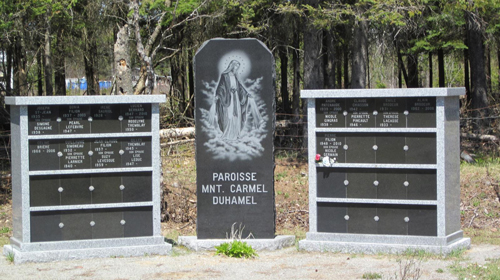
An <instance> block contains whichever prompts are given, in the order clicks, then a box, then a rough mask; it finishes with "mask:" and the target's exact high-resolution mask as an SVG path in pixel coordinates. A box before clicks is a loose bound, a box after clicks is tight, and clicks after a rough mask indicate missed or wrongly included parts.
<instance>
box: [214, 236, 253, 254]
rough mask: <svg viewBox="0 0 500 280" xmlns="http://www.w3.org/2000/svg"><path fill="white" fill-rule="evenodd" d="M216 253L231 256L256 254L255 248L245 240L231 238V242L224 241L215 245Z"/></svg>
mask: <svg viewBox="0 0 500 280" xmlns="http://www.w3.org/2000/svg"><path fill="white" fill-rule="evenodd" d="M215 249H216V250H217V252H216V254H217V255H221V254H222V255H226V256H228V257H231V258H252V257H256V256H258V255H257V253H256V252H255V249H253V248H252V246H250V245H248V244H247V243H246V242H242V241H240V240H233V241H231V242H229V243H228V242H224V243H222V244H221V245H219V246H215Z"/></svg>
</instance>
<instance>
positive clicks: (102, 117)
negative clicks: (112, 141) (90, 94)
mask: <svg viewBox="0 0 500 280" xmlns="http://www.w3.org/2000/svg"><path fill="white" fill-rule="evenodd" d="M91 112H92V122H91V132H92V133H115V132H121V126H120V124H121V122H120V121H119V119H118V117H119V116H120V105H113V104H103V105H93V106H91Z"/></svg>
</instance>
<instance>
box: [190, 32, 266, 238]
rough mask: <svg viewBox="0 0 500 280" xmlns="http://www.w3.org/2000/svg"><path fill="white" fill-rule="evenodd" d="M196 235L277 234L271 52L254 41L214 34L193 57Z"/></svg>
mask: <svg viewBox="0 0 500 280" xmlns="http://www.w3.org/2000/svg"><path fill="white" fill-rule="evenodd" d="M194 65H195V83H196V84H195V90H196V96H195V101H196V168H197V196H198V200H197V206H198V220H197V236H198V238H199V239H217V238H226V237H230V235H231V227H232V226H233V225H235V228H236V229H239V228H240V226H241V228H243V227H244V230H243V234H242V237H247V236H248V235H249V234H252V236H253V237H254V238H257V239H268V238H274V236H275V235H274V234H275V206H274V155H273V132H274V126H275V120H274V108H275V103H274V100H275V73H274V58H273V56H272V54H271V52H270V51H269V50H268V49H267V47H266V46H265V45H264V44H263V43H262V42H260V41H258V40H256V39H240V40H229V39H213V40H210V41H208V42H206V43H205V44H204V45H203V46H202V47H201V48H200V49H199V51H198V53H197V54H196V56H195V60H194Z"/></svg>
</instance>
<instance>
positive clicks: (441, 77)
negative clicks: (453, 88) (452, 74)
mask: <svg viewBox="0 0 500 280" xmlns="http://www.w3.org/2000/svg"><path fill="white" fill-rule="evenodd" d="M438 75H439V87H445V86H446V83H445V75H444V51H443V49H438Z"/></svg>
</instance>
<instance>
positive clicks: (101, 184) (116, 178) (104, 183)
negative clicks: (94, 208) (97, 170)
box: [91, 173, 124, 204]
mask: <svg viewBox="0 0 500 280" xmlns="http://www.w3.org/2000/svg"><path fill="white" fill-rule="evenodd" d="M91 178H92V184H91V186H92V187H93V190H92V192H91V193H92V203H93V204H99V203H120V202H124V201H123V194H122V190H120V185H121V184H122V180H121V174H119V173H112V174H93V175H92V177H91Z"/></svg>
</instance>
